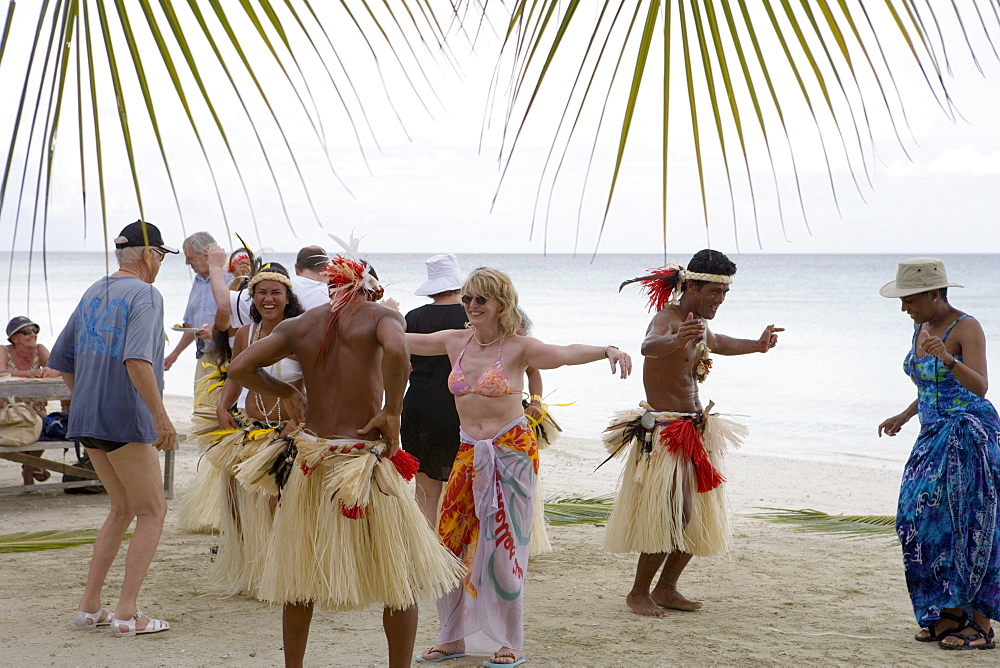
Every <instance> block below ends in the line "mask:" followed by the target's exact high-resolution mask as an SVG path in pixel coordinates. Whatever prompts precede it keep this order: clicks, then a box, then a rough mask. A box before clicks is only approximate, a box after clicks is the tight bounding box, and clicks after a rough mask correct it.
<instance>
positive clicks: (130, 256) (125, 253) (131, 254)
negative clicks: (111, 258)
mask: <svg viewBox="0 0 1000 668" xmlns="http://www.w3.org/2000/svg"><path fill="white" fill-rule="evenodd" d="M147 248H149V246H128V247H127V248H116V249H115V259H116V260H118V266H119V267H121V266H124V265H126V264H135V263H136V262H141V261H142V252H143V251H144V250H146V249H147Z"/></svg>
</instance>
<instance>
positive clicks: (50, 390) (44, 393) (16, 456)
mask: <svg viewBox="0 0 1000 668" xmlns="http://www.w3.org/2000/svg"><path fill="white" fill-rule="evenodd" d="M10 396H15V397H21V398H22V399H46V400H49V399H69V398H70V396H71V393H70V391H69V388H68V387H66V383H64V382H63V381H62V379H61V378H16V377H10V378H0V397H2V398H7V397H10ZM177 441H178V442H177V443H175V444H174V447H173V448H171V449H170V450H166V451H164V453H163V492H164V495H165V496H166V497H167V498H168V499H172V498H173V497H174V451H175V450H176V449H177V446H178V445H179V442H180V436H178V439H177ZM72 447H73V441H36V442H34V443H31V444H30V445H21V446H17V447H9V446H4V445H0V459H7V460H10V461H12V462H18V463H20V464H28V465H29V466H37V467H40V468H44V469H46V470H48V471H53V472H55V473H57V474H60V475H61V474H63V473H68V474H70V475H73V476H76V477H78V478H84V480H79V481H74V482H62V481H58V482H41V483H40V482H36V483H35V484H34V485H14V486H11V487H0V494H2V493H9V492H33V491H40V490H43V489H65V488H68V487H92V486H94V485H95V484H96V485H100V481H99V480H98V478H97V474H96V473H94V472H93V471H91V470H89V469H84V468H80V467H79V466H72V465H70V464H64V463H62V462H57V461H53V460H51V459H44V458H42V457H36V456H35V455H29V454H27V453H28V452H33V451H37V450H52V449H56V448H59V449H68V448H72ZM74 456H75V454H74ZM93 481H97V482H96V483H95V482H93Z"/></svg>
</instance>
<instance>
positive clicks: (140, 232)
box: [115, 220, 180, 253]
mask: <svg viewBox="0 0 1000 668" xmlns="http://www.w3.org/2000/svg"><path fill="white" fill-rule="evenodd" d="M137 246H149V247H150V248H158V249H160V250H161V251H163V252H164V253H179V252H180V251H178V250H177V249H176V248H171V247H170V246H164V245H163V235H161V234H160V228H158V227H157V226H156V225H153V224H152V223H147V222H146V221H144V220H137V221H135V222H134V223H129V224H128V225H126V226H125V229H123V230H122V232H121V234H119V235H118V236H117V237H115V248H133V247H137Z"/></svg>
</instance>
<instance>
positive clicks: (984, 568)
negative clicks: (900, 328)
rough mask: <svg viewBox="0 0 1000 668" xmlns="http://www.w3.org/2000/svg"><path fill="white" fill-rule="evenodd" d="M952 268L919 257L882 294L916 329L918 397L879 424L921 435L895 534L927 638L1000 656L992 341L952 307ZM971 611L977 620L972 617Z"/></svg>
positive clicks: (999, 475)
mask: <svg viewBox="0 0 1000 668" xmlns="http://www.w3.org/2000/svg"><path fill="white" fill-rule="evenodd" d="M949 287H962V286H960V285H958V284H957V283H949V282H948V276H947V274H946V272H945V268H944V263H943V262H941V261H940V260H935V259H933V258H912V259H910V260H904V261H903V262H900V263H899V268H898V271H897V273H896V280H895V281H891V282H889V283H887V284H886V285H885V286H883V287H882V289H881V290H880V291H879V292H880V294H881V295H882V296H883V297H898V298H899V299H900V301H901V302H902V311H903V312H904V313H906V314H907V315H909V316H910V317H911V318H912V319H913V322H914V323H915V325H916V327H915V329H914V331H913V345H912V347H911V348H910V352H909V354H907V356H906V360H905V361H904V363H903V368H904V370H905V371H906V373H907V375H909V376H910V378H911V379H912V380H913V382H914V383H915V384H916V386H917V399H916V400H915V401H914V402H913V403H911V404H910V405H909V406H907V407H906V408H905V409H904V410H903V412H901V413H900V414H899V415H894V416H893V417H891V418H889V419H887V420H885V421H884V422H883V423H882V424H880V425H879V426H878V433H879V436H881V435H882V434H883V433H885V434H886V435H887V436H895V435H896V434H897V433H899V430H900V429H901V428H902V426H903V425H904V424H905V423H906V422H907V421H909V420H910V418H912V417H913V416H914V415H916V416H918V417H919V418H920V433H919V434H918V435H917V442H916V444H915V445H914V446H913V451H912V452H911V453H910V458H909V460H908V461H907V462H906V468H905V469H903V481H902V485H901V487H900V490H899V507H898V509H897V513H896V533H897V534H898V535H899V540H900V543H902V547H903V565H904V567H905V569H906V585H907V588H908V589H909V590H910V599H911V600H912V602H913V611H914V613H915V614H916V618H917V623H918V624H919V625H920V626H921V627H922V629H923V630H921V631H920V633H918V634H917V635H916V640H918V641H920V642H935V641H936V642H937V643H938V646H939V647H940V648H942V649H949V650H963V649H981V650H987V649H994V648H995V647H996V643H995V642H994V640H993V628H992V627H991V625H990V619H998V618H1000V515H998V509H1000V445H998V437H1000V418H998V417H997V412H996V409H994V407H993V404H991V403H990V402H989V401H987V400H986V399H985V394H986V388H987V386H988V381H987V376H986V336H985V334H984V333H983V328H982V327H981V326H980V324H979V323H978V322H977V321H976V320H975V319H974V318H972V317H971V316H969V315H967V314H965V313H963V312H961V311H959V310H958V309H956V308H955V307H954V306H952V305H951V304H949V303H948V288H949ZM969 613H971V616H969Z"/></svg>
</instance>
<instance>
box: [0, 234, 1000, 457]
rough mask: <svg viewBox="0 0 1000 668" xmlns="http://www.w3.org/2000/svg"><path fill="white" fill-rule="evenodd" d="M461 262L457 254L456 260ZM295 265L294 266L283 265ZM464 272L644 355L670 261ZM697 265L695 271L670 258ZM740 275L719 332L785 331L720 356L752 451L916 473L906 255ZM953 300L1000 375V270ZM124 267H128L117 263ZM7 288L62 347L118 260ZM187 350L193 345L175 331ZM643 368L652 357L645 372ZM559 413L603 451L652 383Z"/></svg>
mask: <svg viewBox="0 0 1000 668" xmlns="http://www.w3.org/2000/svg"><path fill="white" fill-rule="evenodd" d="M442 251H443V252H447V251H448V249H447V248H444V249H442ZM367 257H368V258H369V260H370V261H371V262H372V263H373V264H374V265H375V267H376V268H377V269H378V272H379V275H380V277H381V278H382V281H383V283H384V284H385V285H386V286H387V288H386V295H387V296H391V297H394V298H395V299H397V300H398V301H399V302H400V304H401V309H402V310H403V311H404V312H405V311H407V310H409V309H411V308H415V307H416V306H419V305H421V304H423V303H426V300H425V299H424V298H422V297H416V296H414V295H413V290H414V289H415V288H416V287H417V285H419V284H420V283H421V282H422V281H423V279H424V276H425V274H424V264H423V261H424V259H425V256H423V255H406V254H393V255H388V254H378V253H372V254H369V255H368V256H367ZM268 259H272V260H277V261H278V262H281V263H283V264H285V265H286V266H287V267H289V268H291V266H292V264H293V262H294V256H292V255H290V254H282V253H278V254H273V255H270V256H268ZM460 259H461V261H462V265H463V268H464V269H465V270H470V269H474V268H476V267H480V266H493V267H497V268H500V269H503V270H505V271H507V272H508V273H509V274H510V275H511V276H512V277H513V279H514V282H515V284H516V285H517V287H518V291H519V293H520V297H521V303H522V306H523V308H524V309H525V310H526V311H527V313H528V314H529V315H530V317H531V318H532V320H533V321H534V327H535V329H534V335H535V336H537V337H538V338H540V339H542V340H543V341H546V342H549V343H592V344H596V345H607V344H615V345H617V346H619V347H620V348H622V349H623V350H625V351H627V352H629V353H630V354H632V355H633V357H638V356H639V345H640V343H641V341H642V339H643V336H644V333H645V330H646V326H647V324H648V322H649V318H650V315H649V314H648V313H647V311H646V306H645V303H644V300H643V299H642V298H641V297H640V295H639V292H638V288H637V287H635V286H627V287H626V288H625V289H624V291H623V292H621V293H619V292H618V285H619V284H620V283H621V282H622V281H623V280H625V279H628V278H632V277H634V276H638V275H640V274H642V273H643V272H644V270H646V269H648V268H650V267H655V266H659V265H662V264H663V256H662V255H655V254H641V255H639V254H637V255H599V256H597V257H596V258H595V259H594V260H593V261H591V259H590V258H589V257H584V256H580V257H572V256H569V255H548V256H540V255H475V254H467V255H461V256H460ZM668 259H669V260H670V261H674V262H680V263H684V262H685V261H686V260H687V259H688V258H687V257H686V256H685V257H680V256H678V257H669V258H668ZM732 259H733V260H734V261H735V262H736V264H737V266H738V268H739V270H738V272H737V274H736V282H735V284H734V285H733V287H732V290H731V292H730V293H729V297H728V299H727V301H726V303H725V304H724V305H723V306H722V308H721V309H720V310H719V314H718V315H717V317H716V319H715V320H714V321H713V322H712V323H711V327H712V329H713V330H714V331H717V332H721V333H724V334H728V335H731V336H737V337H743V338H756V337H757V336H759V335H760V333H761V330H762V329H763V328H764V327H765V326H766V325H768V324H770V323H774V324H776V325H778V326H780V327H784V328H785V330H786V331H785V332H784V333H783V334H782V335H781V339H780V342H779V344H778V347H777V348H775V349H774V350H772V351H771V352H769V353H767V354H766V355H760V354H754V355H746V356H741V357H727V358H720V357H716V361H715V365H714V367H713V369H712V373H711V375H710V376H709V378H708V380H707V381H706V382H705V383H704V384H703V385H702V399H703V402H705V403H707V401H708V400H713V401H715V402H716V405H717V409H718V410H719V411H721V412H725V413H733V414H738V415H743V416H747V417H746V419H747V420H748V422H749V424H750V437H749V439H748V440H747V442H746V444H745V446H744V451H745V452H749V453H761V454H768V455H776V456H781V457H794V458H807V459H820V460H826V461H839V462H854V463H858V464H861V465H876V466H890V467H894V468H902V464H903V462H904V461H905V459H906V457H907V454H908V452H909V449H910V447H911V446H912V444H913V440H914V438H915V436H916V432H917V425H916V421H915V420H914V421H913V422H911V423H910V424H908V425H907V426H906V427H905V428H904V430H903V432H902V433H901V434H900V435H899V436H897V437H895V438H892V439H890V438H881V439H879V438H878V437H877V436H876V427H877V426H878V424H879V423H880V422H881V421H882V420H884V419H885V418H887V417H889V416H890V415H894V414H896V413H898V412H899V411H900V410H901V409H902V408H904V407H905V406H906V405H907V404H908V403H909V402H910V401H912V400H913V398H914V397H915V390H914V387H913V385H912V383H911V382H910V380H909V379H908V378H906V377H905V376H904V375H903V373H902V359H903V356H904V355H905V353H906V351H907V350H908V348H909V344H910V336H911V331H912V329H911V324H910V319H909V318H908V317H907V316H906V315H905V314H903V313H901V312H900V310H899V300H897V299H891V300H890V299H884V298H882V297H880V296H879V295H878V289H879V287H881V286H882V285H883V284H884V283H885V282H887V281H890V280H892V279H893V278H894V277H895V271H896V263H897V262H898V261H899V260H901V259H903V256H898V255H875V254H866V255H758V254H754V255H734V256H732ZM942 259H943V260H944V261H945V263H946V265H947V267H948V272H949V277H950V278H951V279H952V280H953V281H954V282H956V283H961V284H963V285H965V286H966V287H965V288H964V289H960V288H954V289H952V291H951V293H950V297H951V302H952V303H953V304H954V305H955V306H956V307H957V308H959V309H962V310H964V311H966V312H968V313H971V314H972V315H974V316H976V317H977V318H978V319H979V320H980V322H981V323H982V325H983V328H984V329H985V330H986V335H987V342H988V345H989V346H990V348H989V350H990V356H989V360H990V362H991V364H990V366H991V368H993V369H1000V357H998V352H997V351H998V350H1000V303H998V300H997V299H996V294H997V290H998V288H1000V257H998V256H997V255H975V254H969V255H946V256H942ZM111 262H112V263H113V262H114V259H113V257H112V258H111ZM0 270H2V274H0V280H3V281H4V282H6V283H7V285H8V287H9V289H8V291H7V292H8V294H7V297H6V299H5V300H4V301H3V303H2V304H0V314H2V320H3V322H4V323H6V322H7V320H9V319H10V318H11V317H12V316H14V315H29V316H30V317H31V318H32V319H34V320H35V321H36V322H38V323H39V324H40V325H41V326H42V334H41V337H40V341H41V342H42V343H44V344H46V345H51V343H52V342H53V341H54V339H55V336H56V334H57V333H58V331H59V330H60V329H61V328H62V326H63V324H64V323H65V321H66V318H67V317H68V315H69V314H70V313H71V312H72V310H73V308H75V306H76V304H77V302H78V300H79V298H80V295H81V293H82V291H83V290H84V289H85V287H86V286H87V285H89V284H90V283H91V282H93V281H94V280H96V278H97V277H98V276H100V275H102V274H103V273H104V272H105V258H104V256H103V255H102V254H91V253H50V254H48V256H47V257H46V258H45V262H44V266H43V262H42V258H41V256H40V255H37V254H36V255H33V256H31V257H30V258H29V256H28V254H26V253H15V254H14V256H13V262H11V256H10V254H0ZM191 279H192V273H191V271H190V270H189V269H188V267H186V266H185V265H184V263H183V258H181V257H178V256H172V257H168V258H167V260H166V262H165V263H164V264H163V269H162V271H161V274H160V276H159V278H158V279H157V282H156V285H157V287H158V288H159V289H160V291H161V292H162V293H163V295H164V299H165V302H166V317H165V323H164V324H165V326H166V327H168V328H169V327H170V325H172V324H174V323H178V322H180V321H181V316H182V313H183V311H184V305H185V303H186V300H187V294H188V290H189V289H190V285H191ZM168 335H169V336H170V337H171V339H173V340H172V341H171V342H169V343H168V350H169V349H170V347H171V346H172V344H173V342H174V341H175V340H176V339H175V338H174V337H177V336H179V335H178V334H176V333H174V332H170V331H169V330H168ZM639 361H640V362H641V360H639ZM193 374H194V353H193V348H192V349H191V351H190V352H186V353H185V355H184V356H183V357H182V360H181V361H179V362H178V363H177V364H176V365H175V366H174V368H173V369H171V370H170V371H169V372H167V374H166V392H167V393H168V394H178V395H190V393H191V379H192V377H193ZM994 380H995V382H997V381H996V379H994ZM545 392H546V395H547V400H548V401H549V402H550V403H569V402H573V403H572V405H571V406H567V407H563V408H556V409H555V411H557V412H555V413H554V415H555V417H556V419H557V420H558V421H559V422H560V424H562V426H563V427H564V428H565V430H566V433H567V434H569V435H572V436H581V437H589V438H596V437H597V436H598V435H599V433H600V431H601V430H602V429H603V428H604V426H605V424H606V423H607V420H608V417H609V416H610V414H611V413H612V412H613V411H615V410H617V409H621V408H627V407H631V406H634V405H636V404H637V403H638V402H639V401H640V400H641V399H642V397H643V391H642V380H641V375H640V374H639V373H637V374H635V375H634V376H633V377H632V378H630V379H628V380H626V381H622V380H620V379H618V378H615V377H612V376H611V374H610V373H609V371H608V368H607V366H606V365H605V364H604V363H595V364H591V365H587V366H582V367H571V368H564V369H558V370H553V371H548V372H546V373H545Z"/></svg>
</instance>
